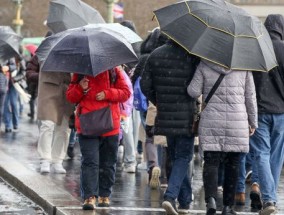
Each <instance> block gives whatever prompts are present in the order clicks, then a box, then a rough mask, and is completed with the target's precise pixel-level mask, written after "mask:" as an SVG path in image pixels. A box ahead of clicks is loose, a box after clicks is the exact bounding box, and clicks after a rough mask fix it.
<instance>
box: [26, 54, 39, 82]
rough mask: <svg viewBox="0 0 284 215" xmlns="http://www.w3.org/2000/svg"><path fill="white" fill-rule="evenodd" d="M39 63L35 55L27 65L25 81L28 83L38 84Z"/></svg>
mask: <svg viewBox="0 0 284 215" xmlns="http://www.w3.org/2000/svg"><path fill="white" fill-rule="evenodd" d="M39 68H40V65H39V62H38V58H37V56H36V55H34V56H33V57H32V58H31V59H30V61H29V62H28V63H27V72H26V78H27V81H28V82H30V83H38V77H39Z"/></svg>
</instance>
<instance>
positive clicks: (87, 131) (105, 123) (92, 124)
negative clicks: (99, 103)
mask: <svg viewBox="0 0 284 215" xmlns="http://www.w3.org/2000/svg"><path fill="white" fill-rule="evenodd" d="M79 120H80V127H81V133H82V135H86V136H100V135H102V134H104V133H107V132H109V131H112V130H113V120H112V113H111V109H110V105H108V106H107V107H104V108H101V109H99V110H95V111H91V112H88V113H85V114H80V115H79Z"/></svg>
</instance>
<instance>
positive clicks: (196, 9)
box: [154, 0, 277, 71]
mask: <svg viewBox="0 0 284 215" xmlns="http://www.w3.org/2000/svg"><path fill="white" fill-rule="evenodd" d="M154 13H155V15H156V17H157V20H158V22H159V25H160V28H161V31H162V32H163V33H164V34H166V35H168V36H169V37H170V38H171V39H173V40H174V41H176V42H177V43H178V44H180V45H181V46H182V47H184V48H185V49H186V50H187V51H188V52H189V53H191V54H194V55H197V56H199V57H201V58H204V59H207V60H209V61H211V62H213V63H216V64H219V65H221V66H224V67H226V68H230V69H233V70H253V71H269V70H270V69H272V68H273V67H275V66H277V62H276V58H275V54H274V49H273V46H272V42H271V39H270V36H269V34H268V32H267V30H266V29H265V27H264V26H263V24H262V23H261V21H260V20H259V19H258V18H256V17H254V16H252V15H250V14H248V13H247V12H246V11H245V10H243V9H241V8H239V7H237V6H235V5H232V4H230V3H228V2H225V1H223V0H190V1H182V2H178V3H175V4H172V5H169V6H167V7H164V8H161V9H159V10H156V11H154Z"/></svg>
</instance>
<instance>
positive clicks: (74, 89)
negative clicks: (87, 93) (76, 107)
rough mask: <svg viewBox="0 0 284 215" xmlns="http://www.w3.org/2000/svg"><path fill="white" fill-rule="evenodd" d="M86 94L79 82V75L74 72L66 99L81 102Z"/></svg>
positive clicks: (71, 101) (75, 102)
mask: <svg viewBox="0 0 284 215" xmlns="http://www.w3.org/2000/svg"><path fill="white" fill-rule="evenodd" d="M83 96H84V90H83V88H82V87H81V86H80V84H79V83H78V75H77V74H74V75H73V77H72V80H71V83H70V84H69V86H68V89H67V91H66V99H67V100H68V101H69V102H70V103H73V104H77V103H79V102H80V101H81V100H82V98H83Z"/></svg>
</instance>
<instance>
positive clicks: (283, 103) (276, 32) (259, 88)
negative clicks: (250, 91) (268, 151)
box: [253, 15, 284, 114]
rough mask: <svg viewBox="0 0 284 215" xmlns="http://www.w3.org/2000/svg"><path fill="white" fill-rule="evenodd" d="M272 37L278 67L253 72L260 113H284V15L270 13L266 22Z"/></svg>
mask: <svg viewBox="0 0 284 215" xmlns="http://www.w3.org/2000/svg"><path fill="white" fill-rule="evenodd" d="M264 25H265V27H266V28H267V30H268V33H269V35H270V37H271V39H272V43H273V47H274V51H275V55H276V59H277V62H278V65H279V66H278V67H275V68H274V69H272V70H271V71H269V72H268V73H264V72H253V77H254V82H255V87H256V97H257V105H258V112H259V113H271V114H280V113H284V41H283V40H284V17H283V16H282V15H269V16H268V17H267V19H266V21H265V23H264Z"/></svg>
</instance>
